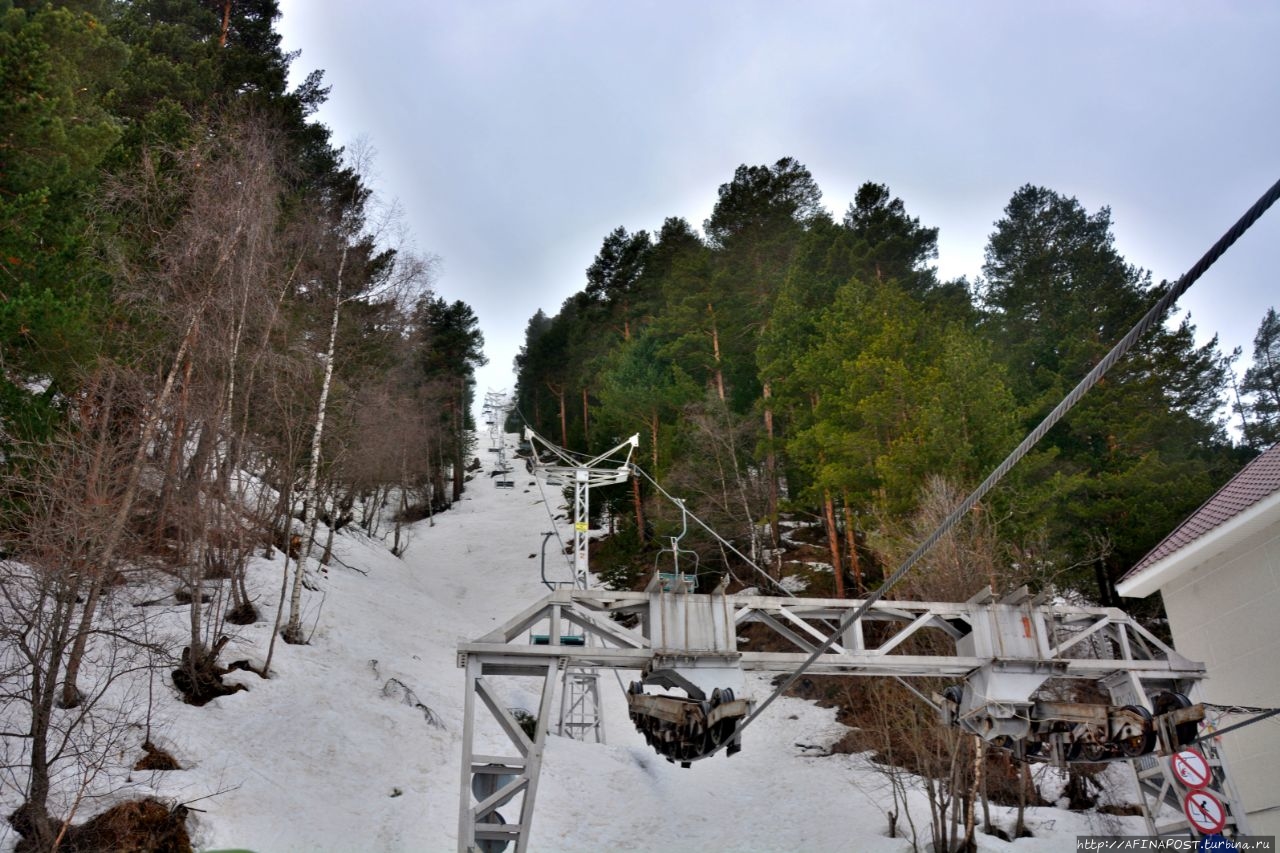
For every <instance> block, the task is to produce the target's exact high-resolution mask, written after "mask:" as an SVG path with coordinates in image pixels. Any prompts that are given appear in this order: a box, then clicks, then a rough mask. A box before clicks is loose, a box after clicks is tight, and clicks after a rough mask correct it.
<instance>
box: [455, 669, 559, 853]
mask: <svg viewBox="0 0 1280 853" xmlns="http://www.w3.org/2000/svg"><path fill="white" fill-rule="evenodd" d="M558 670H559V660H558V659H557V658H554V657H548V658H544V659H542V660H539V661H530V660H528V659H525V660H520V661H516V662H512V661H510V660H509V659H504V658H503V657H502V656H492V657H490V656H486V655H471V656H468V658H467V662H466V681H467V683H466V698H465V702H464V706H463V715H464V716H463V728H462V791H461V798H460V803H459V809H458V850H459V853H501V851H504V850H506V849H507V848H508V847H509V846H510V844H511V842H512V841H514V842H515V845H516V846H515V850H516V853H525V851H526V850H527V849H528V845H529V829H530V827H531V825H532V823H533V806H534V798H535V795H536V794H537V789H538V773H539V771H540V770H541V769H542V755H543V750H544V749H545V747H546V740H547V724H548V721H549V720H550V718H551V702H552V696H553V695H554V693H555V686H556V680H557V679H556V677H557V675H558ZM497 675H520V676H535V677H541V678H542V679H543V683H542V697H541V701H540V703H539V706H538V722H537V727H536V728H535V731H534V737H533V738H532V739H530V738H529V736H528V735H527V734H526V733H525V731H524V729H522V728H521V726H520V723H519V722H517V721H516V719H515V717H514V716H512V714H511V712H510V711H509V710H508V709H507V708H505V707H503V705H502V701H501V698H500V697H499V696H498V695H497V694H496V693H495V691H494V685H493V683H492V678H493V677H494V676H497ZM486 676H489V677H486ZM477 699H479V700H480V701H479V703H477V701H476V700H477ZM480 707H482V708H483V709H484V711H486V712H487V714H482V715H481V716H480V717H479V720H483V721H489V722H492V723H496V724H497V729H498V731H499V732H500V733H501V734H502V735H505V737H506V739H507V740H508V741H509V742H510V746H511V748H510V749H508V750H504V751H503V752H502V753H501V754H497V755H487V754H478V753H477V752H476V749H475V743H476V734H477V722H478V720H477V713H476V712H477V710H478V708H480ZM487 728H488V730H489V733H490V734H492V733H493V732H492V729H493V727H492V726H489V727H487ZM517 798H519V815H518V819H517V820H516V822H515V823H509V822H508V819H507V818H505V817H504V816H503V815H501V814H500V813H499V812H498V809H499V808H503V807H506V806H507V805H508V804H509V803H511V802H512V801H513V800H515V799H517ZM510 813H511V810H510V809H508V814H510Z"/></svg>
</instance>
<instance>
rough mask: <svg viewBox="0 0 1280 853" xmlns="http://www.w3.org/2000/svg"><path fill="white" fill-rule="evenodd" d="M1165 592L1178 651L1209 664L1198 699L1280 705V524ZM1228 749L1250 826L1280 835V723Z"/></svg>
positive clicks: (1258, 727)
mask: <svg viewBox="0 0 1280 853" xmlns="http://www.w3.org/2000/svg"><path fill="white" fill-rule="evenodd" d="M1161 593H1162V595H1163V597H1164V604H1165V609H1166V611H1167V612H1168V614H1169V622H1170V628H1171V629H1172V632H1173V643H1174V646H1175V647H1176V648H1177V649H1178V651H1180V652H1181V653H1182V654H1184V655H1186V656H1187V657H1189V658H1191V659H1192V660H1200V661H1204V663H1205V664H1206V666H1207V667H1208V673H1209V677H1208V678H1207V679H1205V681H1203V682H1202V683H1201V694H1200V695H1199V696H1195V697H1192V698H1195V699H1198V700H1200V701H1204V702H1215V703H1219V704H1235V705H1251V706H1257V707H1264V708H1276V707H1280V520H1277V521H1276V522H1273V523H1272V524H1271V526H1269V527H1267V528H1266V529H1265V530H1264V531H1263V532H1262V533H1260V534H1258V535H1255V536H1253V537H1251V538H1250V539H1249V540H1246V541H1245V542H1242V543H1240V544H1239V545H1237V546H1235V547H1234V548H1231V549H1230V550H1228V551H1226V552H1224V553H1222V554H1219V555H1216V556H1215V557H1213V558H1212V560H1210V561H1209V562H1208V563H1205V564H1202V565H1199V566H1196V567H1195V568H1193V569H1191V570H1190V571H1189V572H1187V573H1186V574H1184V575H1183V576H1182V577H1180V578H1178V579H1177V580H1175V581H1172V582H1171V583H1169V584H1168V585H1167V586H1165V587H1164V588H1163V589H1162V590H1161ZM1232 719H1234V720H1236V721H1238V720H1240V719H1243V718H1240V717H1234V718H1232ZM1227 722H1228V723H1229V722H1231V720H1230V719H1229V720H1228V721H1227ZM1223 748H1224V752H1225V753H1226V755H1227V760H1228V762H1229V766H1230V771H1231V778H1232V779H1233V780H1234V782H1235V785H1236V788H1237V789H1238V790H1239V792H1240V796H1241V798H1242V799H1243V800H1244V802H1245V806H1246V808H1247V809H1248V812H1249V820H1250V829H1251V830H1252V831H1253V832H1254V833H1256V834H1259V835H1280V718H1275V717H1273V718H1271V719H1268V720H1263V721H1262V722H1259V723H1255V724H1254V725H1252V726H1248V727H1246V728H1244V729H1241V730H1240V731H1238V732H1233V733H1231V734H1228V735H1226V736H1224V737H1223Z"/></svg>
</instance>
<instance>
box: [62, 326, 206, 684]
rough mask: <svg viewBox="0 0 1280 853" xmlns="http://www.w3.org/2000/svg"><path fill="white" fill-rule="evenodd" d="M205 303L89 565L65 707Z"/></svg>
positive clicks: (144, 431) (145, 430)
mask: <svg viewBox="0 0 1280 853" xmlns="http://www.w3.org/2000/svg"><path fill="white" fill-rule="evenodd" d="M204 307H205V304H204V303H201V304H200V305H199V306H197V308H196V310H195V311H194V312H192V315H191V319H190V320H189V321H188V323H187V329H186V332H185V333H184V334H183V336H182V342H181V343H180V344H179V345H178V352H177V353H176V354H175V355H174V357H173V364H172V365H171V366H170V368H169V375H168V376H167V377H166V378H165V382H164V386H163V387H162V388H161V389H160V394H159V395H158V396H157V397H156V400H155V402H154V403H153V404H152V407H151V413H150V414H149V415H148V416H147V419H146V420H145V421H143V426H142V435H141V436H139V440H138V449H137V450H136V451H135V452H134V456H133V464H132V465H131V466H130V469H129V479H128V481H127V482H126V484H125V489H124V494H122V495H121V496H120V501H119V504H118V505H117V508H116V514H115V517H114V518H113V519H112V520H111V526H110V527H109V528H108V529H107V536H106V539H105V541H104V542H103V545H102V551H101V553H100V554H99V555H98V558H97V565H96V566H95V567H94V568H92V569H88V571H89V573H90V574H93V575H94V576H95V577H94V579H93V580H92V581H91V586H90V590H89V597H88V598H87V599H86V601H85V605H84V612H83V613H82V614H81V619H80V630H79V631H78V632H77V633H76V636H75V642H74V643H73V644H72V647H71V653H70V654H69V655H68V656H67V671H66V679H65V681H64V683H63V685H62V701H63V707H65V708H74V707H75V706H76V705H78V704H79V702H80V688H79V686H78V685H77V683H76V682H77V680H78V678H79V675H80V663H81V661H82V660H83V659H84V650H85V646H86V645H87V643H88V641H89V629H90V628H91V627H92V625H93V617H94V615H95V613H96V611H97V607H98V596H99V593H100V592H101V584H102V574H103V573H104V572H106V571H108V570H109V568H110V566H111V563H112V561H113V560H115V556H116V548H118V547H119V545H120V539H121V538H122V537H123V536H124V529H125V526H126V525H127V524H128V522H129V514H130V513H131V512H132V511H133V502H134V500H135V499H136V498H137V495H138V483H139V481H140V480H141V479H142V466H143V465H144V464H146V461H147V448H148V447H149V446H150V445H151V441H152V439H153V438H154V437H155V434H156V427H157V425H158V424H159V422H160V412H162V411H163V410H164V407H165V406H166V405H167V404H168V402H169V397H170V395H171V394H172V393H173V385H174V382H175V381H176V377H177V375H178V369H179V368H180V367H181V366H182V363H183V361H184V360H185V359H186V357H187V350H188V348H189V347H190V346H191V342H192V341H193V340H194V339H195V334H196V329H197V328H199V321H200V315H201V314H203V313H204Z"/></svg>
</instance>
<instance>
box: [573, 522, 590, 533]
mask: <svg viewBox="0 0 1280 853" xmlns="http://www.w3.org/2000/svg"><path fill="white" fill-rule="evenodd" d="M573 529H574V530H576V531H578V532H579V533H586V532H587V523H586V522H585V521H575V522H574V523H573Z"/></svg>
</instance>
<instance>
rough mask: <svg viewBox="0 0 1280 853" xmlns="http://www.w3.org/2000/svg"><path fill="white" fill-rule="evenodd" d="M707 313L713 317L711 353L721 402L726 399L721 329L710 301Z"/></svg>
mask: <svg viewBox="0 0 1280 853" xmlns="http://www.w3.org/2000/svg"><path fill="white" fill-rule="evenodd" d="M707 314H708V315H710V317H711V354H712V357H713V358H714V359H715V383H716V394H717V395H719V397H720V402H721V403H723V402H724V401H725V393H724V367H723V365H722V364H721V361H720V330H719V329H718V328H717V327H716V309H715V306H714V305H712V304H711V303H710V302H708V303H707Z"/></svg>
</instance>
